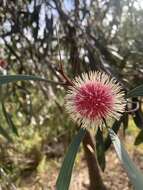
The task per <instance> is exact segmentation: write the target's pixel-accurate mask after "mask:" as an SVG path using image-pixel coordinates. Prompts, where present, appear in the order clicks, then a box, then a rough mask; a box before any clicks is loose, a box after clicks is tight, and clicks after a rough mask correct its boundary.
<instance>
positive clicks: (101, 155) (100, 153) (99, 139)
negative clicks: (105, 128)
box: [96, 128, 105, 171]
mask: <svg viewBox="0 0 143 190" xmlns="http://www.w3.org/2000/svg"><path fill="white" fill-rule="evenodd" d="M96 152H97V160H98V163H99V166H100V168H101V169H102V171H104V169H105V147H104V139H103V133H102V132H101V130H100V128H99V129H98V131H97V134H96Z"/></svg>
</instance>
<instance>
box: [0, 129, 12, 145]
mask: <svg viewBox="0 0 143 190" xmlns="http://www.w3.org/2000/svg"><path fill="white" fill-rule="evenodd" d="M0 134H1V135H2V136H4V137H5V138H6V139H7V140H8V141H10V142H12V138H11V137H10V136H9V134H8V133H7V131H6V130H5V129H4V128H2V127H1V126H0Z"/></svg>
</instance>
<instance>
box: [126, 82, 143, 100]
mask: <svg viewBox="0 0 143 190" xmlns="http://www.w3.org/2000/svg"><path fill="white" fill-rule="evenodd" d="M138 96H143V85H140V86H137V87H136V88H134V89H132V90H130V91H129V92H128V93H127V98H130V97H138Z"/></svg>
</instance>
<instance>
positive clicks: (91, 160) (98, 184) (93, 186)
mask: <svg viewBox="0 0 143 190" xmlns="http://www.w3.org/2000/svg"><path fill="white" fill-rule="evenodd" d="M83 147H84V152H85V158H86V161H87V166H88V172H89V178H90V186H89V190H106V187H105V185H104V183H103V181H102V178H101V175H100V170H99V167H98V163H97V159H96V154H95V145H94V142H93V139H92V137H91V135H90V133H89V132H88V131H87V133H86V135H85V137H84V139H83ZM92 150H93V151H92Z"/></svg>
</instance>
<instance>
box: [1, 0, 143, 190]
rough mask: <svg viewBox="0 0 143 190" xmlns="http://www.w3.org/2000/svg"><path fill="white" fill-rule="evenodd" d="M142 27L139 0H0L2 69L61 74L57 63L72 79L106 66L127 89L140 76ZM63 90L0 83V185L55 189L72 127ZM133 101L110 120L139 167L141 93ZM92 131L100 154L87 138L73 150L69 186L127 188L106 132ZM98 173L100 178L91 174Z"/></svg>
mask: <svg viewBox="0 0 143 190" xmlns="http://www.w3.org/2000/svg"><path fill="white" fill-rule="evenodd" d="M142 28H143V1H142V0H0V72H1V74H3V75H5V74H26V75H35V76H41V77H44V78H46V79H49V80H53V81H55V82H64V78H63V76H62V75H61V72H60V70H59V63H62V65H63V69H64V72H65V73H66V74H67V75H68V76H69V77H70V78H71V79H72V78H74V77H75V76H77V75H78V74H80V73H81V72H87V71H89V70H104V71H105V72H107V73H109V74H110V75H111V76H113V77H116V78H117V79H118V80H119V81H120V83H121V84H122V86H123V88H124V90H125V91H128V90H129V89H132V88H134V87H135V86H137V85H140V84H142V82H143V40H142V39H143V30H142ZM65 93H66V91H65V88H64V86H62V85H60V84H57V85H55V84H51V83H47V82H18V83H13V84H8V85H6V86H4V87H2V88H1V95H0V98H2V99H3V100H4V103H2V104H1V105H0V110H1V112H0V133H1V135H0V188H1V189H2V190H3V189H4V190H5V189H6V190H7V189H10V190H11V189H12V190H13V189H19V190H27V189H32V190H43V189H44V190H47V189H48V190H53V189H55V181H56V178H57V175H58V172H59V169H60V166H61V163H62V160H63V157H64V155H65V152H66V150H67V147H68V145H69V143H70V142H71V139H72V137H73V136H74V134H75V133H76V130H77V127H75V124H74V123H73V122H72V121H71V120H70V119H69V117H68V115H67V114H66V112H65V109H64V96H65ZM130 102H131V103H130V104H129V108H130V109H134V108H135V107H136V102H137V103H138V104H139V108H138V109H137V110H136V111H135V112H131V113H128V114H127V113H125V114H124V116H123V117H122V118H121V120H120V121H119V122H117V121H115V122H113V123H112V124H111V127H113V129H114V130H115V131H116V132H117V131H118V130H119V129H120V130H119V134H120V136H121V138H122V139H123V140H124V142H125V144H126V146H127V149H128V150H129V152H130V154H131V155H132V156H133V159H134V160H135V161H136V162H137V164H138V165H139V166H140V168H143V164H142V160H143V151H142V141H143V131H142V129H143V114H142V107H141V105H142V100H141V98H134V99H132V100H130ZM95 138H96V145H98V146H96V147H95V149H96V150H95V151H96V153H97V154H96V155H97V156H96V157H94V158H93V157H91V156H90V153H89V152H88V150H86V147H85V146H84V145H85V144H86V143H87V142H85V144H83V147H81V149H80V152H79V154H78V156H77V161H76V164H75V165H76V167H75V169H74V173H73V180H72V184H71V187H70V188H71V190H76V189H79V190H85V189H90V190H94V189H95V188H96V187H98V183H99V184H103V183H104V185H105V186H106V189H110V190H120V189H124V190H127V189H132V187H131V185H130V183H129V181H128V179H127V176H126V174H125V173H124V172H123V169H122V168H121V166H120V164H119V163H118V161H117V158H116V156H115V154H114V151H113V150H112V147H111V148H110V150H108V151H107V149H108V148H109V147H110V144H111V143H110V140H109V138H108V136H106V137H102V138H101V136H100V135H96V137H95ZM89 139H90V137H89ZM90 140H91V139H90ZM134 144H135V145H139V146H135V145H134ZM105 156H106V158H105ZM105 161H106V167H105ZM95 163H96V164H95ZM97 166H98V169H97ZM100 168H101V169H100ZM101 170H104V173H103V171H101ZM97 173H98V174H99V176H100V177H102V178H100V177H99V176H98V177H99V178H98V179H97V180H95V179H96V177H97V176H96V174H97ZM88 174H89V175H88ZM92 176H93V178H92ZM95 181H96V182H95ZM96 185H97V186H96ZM104 188H105V187H104ZM104 188H96V189H97V190H98V189H99V190H100V189H101V190H102V189H104Z"/></svg>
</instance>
